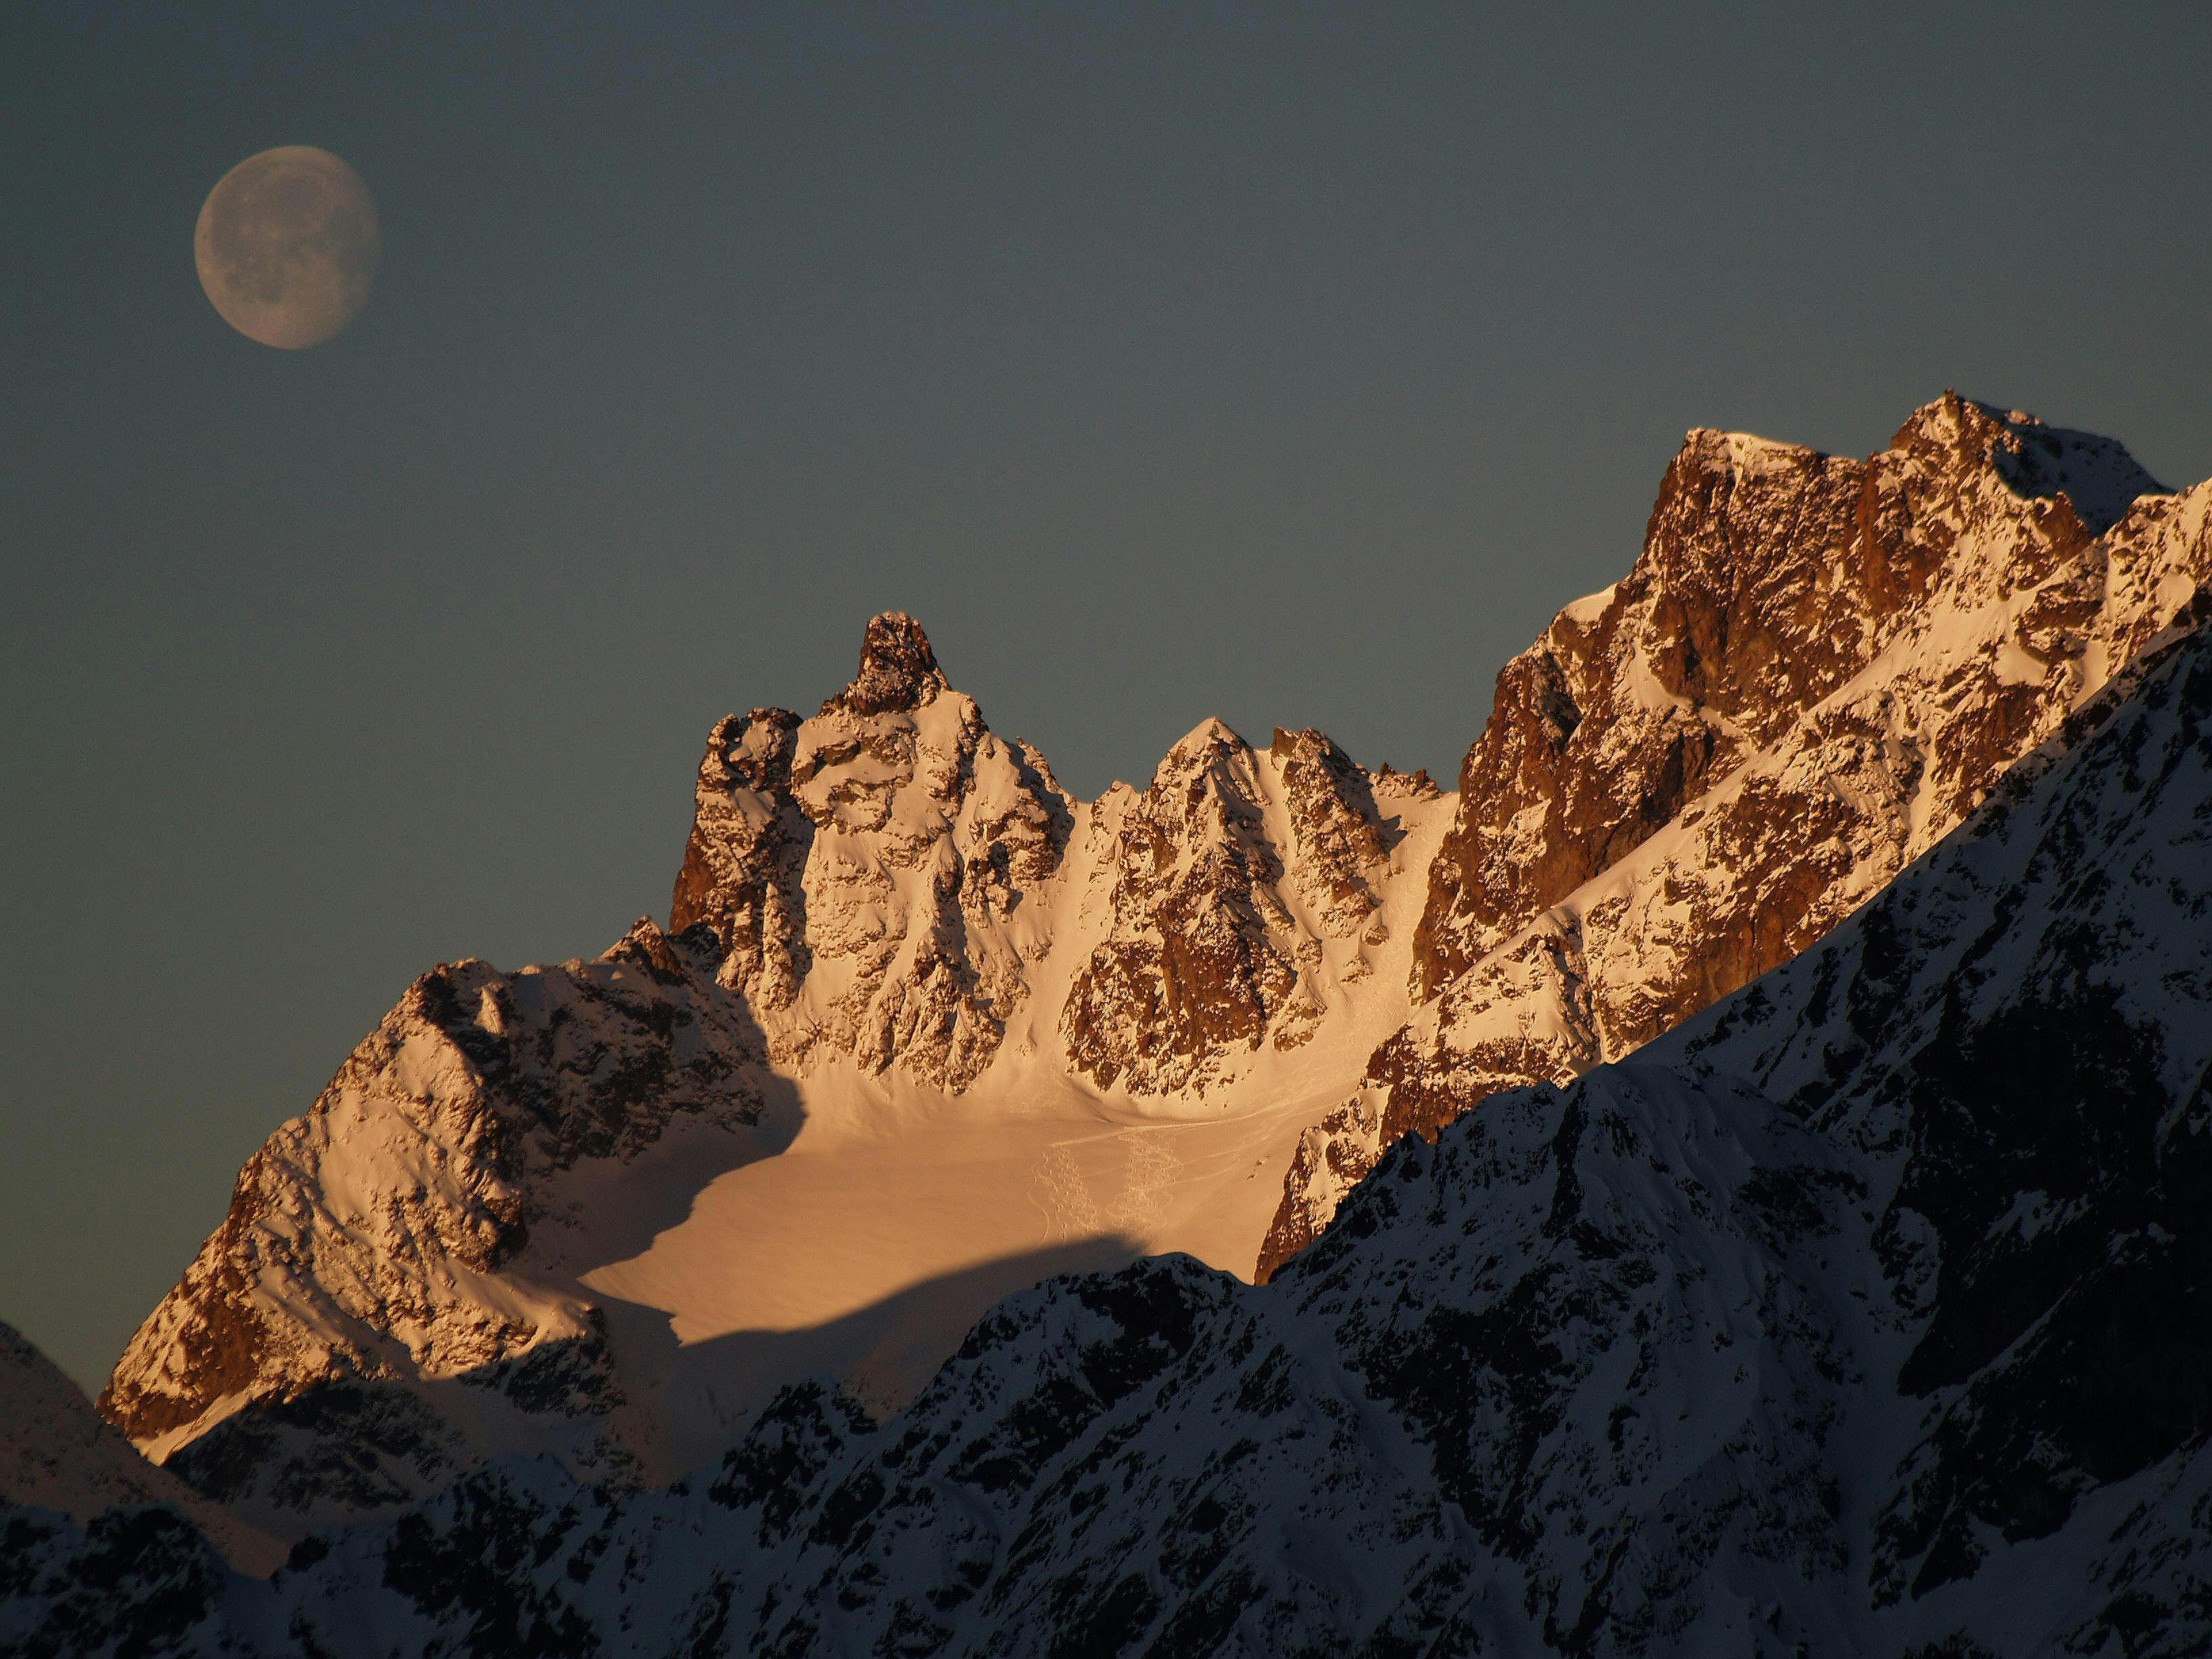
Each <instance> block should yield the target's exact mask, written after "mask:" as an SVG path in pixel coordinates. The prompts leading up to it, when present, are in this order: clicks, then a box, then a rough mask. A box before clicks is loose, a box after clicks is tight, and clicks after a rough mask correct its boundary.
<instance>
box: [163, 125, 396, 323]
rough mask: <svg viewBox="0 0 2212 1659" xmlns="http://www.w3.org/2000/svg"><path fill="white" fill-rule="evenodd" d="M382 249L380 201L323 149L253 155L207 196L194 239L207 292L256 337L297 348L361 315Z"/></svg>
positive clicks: (300, 147) (297, 147)
mask: <svg viewBox="0 0 2212 1659" xmlns="http://www.w3.org/2000/svg"><path fill="white" fill-rule="evenodd" d="M381 252H383V241H382V239H381V237H380V234H379V233H378V230H377V223H376V203H375V201H374V199H373V198H371V197H370V196H369V193H368V185H364V184H363V183H362V181H361V175H360V174H359V173H356V172H355V171H354V170H353V169H352V168H351V167H348V166H347V165H346V164H345V163H344V162H343V161H340V160H339V159H338V158H337V156H335V155H331V153H330V151H328V150H326V149H316V148H315V147H314V146H313V145H312V144H287V145H285V146H283V148H282V149H265V150H263V151H262V152H261V154H260V155H250V156H248V157H246V160H245V161H240V163H239V164H238V165H237V166H236V167H233V168H232V169H231V170H230V171H229V172H228V173H224V174H223V175H222V179H221V180H220V181H219V182H218V183H217V184H216V187H215V188H214V189H213V190H211V191H209V192H208V198H207V203H206V205H204V207H202V208H201V209H200V220H199V224H198V227H197V228H196V229H195V230H194V231H193V233H192V256H193V259H194V261H195V263H196V264H197V265H198V266H199V273H200V286H201V287H202V288H204V289H206V290H207V296H208V302H209V303H210V305H212V306H214V307H215V308H216V312H217V313H220V314H221V316H222V319H223V321H225V322H226V323H228V324H229V325H231V326H232V327H233V328H234V329H236V330H237V331H239V332H240V334H243V335H245V336H246V338H248V339H249V340H258V341H259V342H260V343H262V344H263V345H267V346H277V347H280V348H282V349H284V350H286V351H297V350H299V349H301V347H303V346H311V345H320V344H321V343H323V342H324V341H325V340H327V339H329V338H330V337H331V336H332V335H334V334H336V333H337V331H339V330H340V329H342V328H343V327H344V326H345V325H347V324H348V323H349V322H351V321H352V320H353V319H355V318H356V317H357V316H359V315H360V314H361V308H362V307H363V306H365V305H367V304H368V289H369V284H370V283H372V282H373V281H374V279H375V276H376V262H377V258H378V256H379V255H380V253H381Z"/></svg>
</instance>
